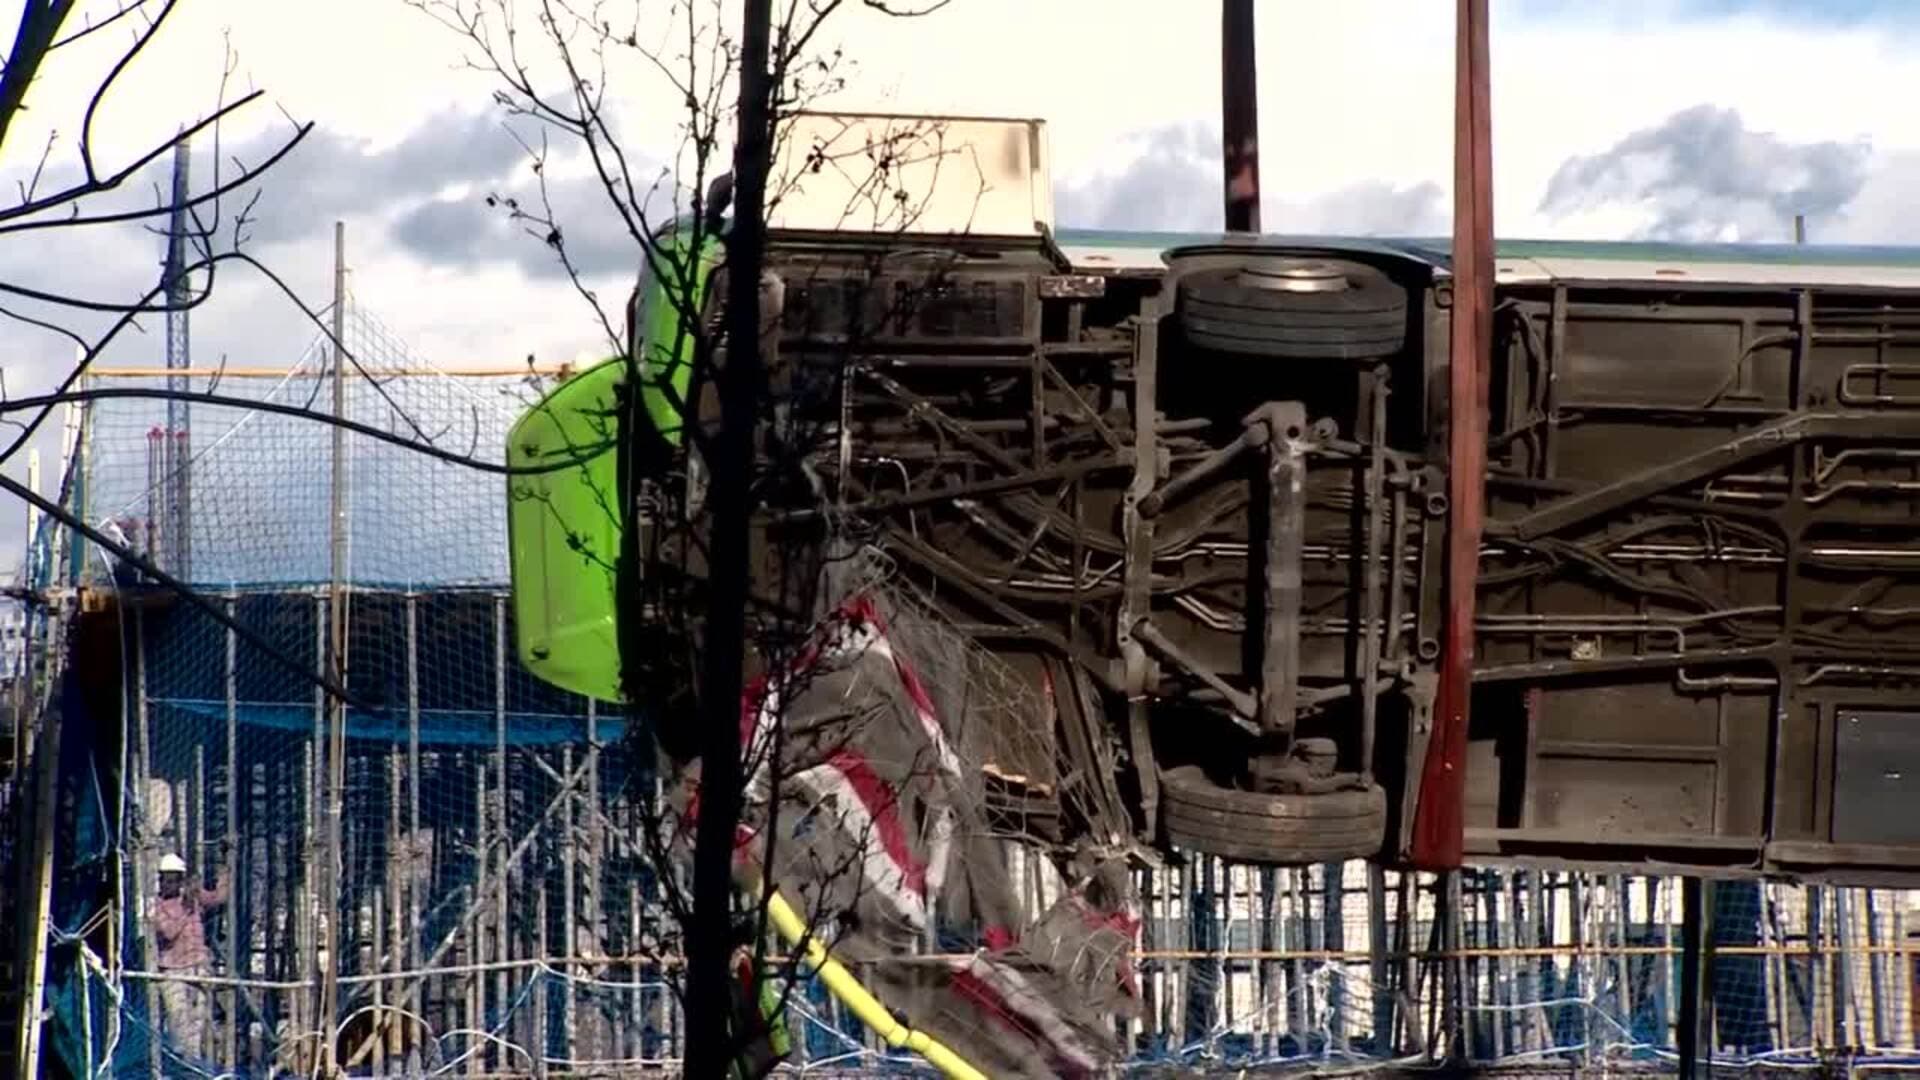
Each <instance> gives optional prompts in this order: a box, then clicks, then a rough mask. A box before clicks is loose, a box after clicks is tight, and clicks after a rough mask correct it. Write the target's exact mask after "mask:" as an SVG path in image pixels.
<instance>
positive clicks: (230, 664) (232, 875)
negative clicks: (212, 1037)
mask: <svg viewBox="0 0 1920 1080" xmlns="http://www.w3.org/2000/svg"><path fill="white" fill-rule="evenodd" d="M234 606H235V597H234V594H233V593H231V592H229V593H227V614H228V615H229V616H231V615H233V613H234ZM239 654H240V638H239V636H238V635H236V634H235V633H234V632H233V628H232V627H231V626H229V627H227V678H226V683H227V824H226V837H227V858H226V872H227V903H226V907H225V910H226V920H227V941H226V954H227V955H226V961H227V974H229V975H231V974H233V973H234V972H236V971H238V970H240V969H239V967H238V966H237V965H236V958H235V950H236V948H237V947H238V942H239V939H240V896H239V884H240V880H239V869H240V867H239V859H240V844H239V842H238V840H237V839H236V837H235V833H236V831H237V830H236V828H235V823H236V822H238V821H239V820H240V818H239V798H240V793H239V789H240V770H239V767H238V763H239V747H240V739H239V720H240V705H239V684H238V675H239V671H238V669H239ZM239 1017H240V992H239V991H238V990H236V991H234V992H233V994H232V995H231V996H230V997H229V998H228V999H227V1031H226V1036H227V1039H226V1044H227V1059H226V1060H227V1063H228V1064H230V1065H234V1066H238V1065H239V1063H240V1021H239Z"/></svg>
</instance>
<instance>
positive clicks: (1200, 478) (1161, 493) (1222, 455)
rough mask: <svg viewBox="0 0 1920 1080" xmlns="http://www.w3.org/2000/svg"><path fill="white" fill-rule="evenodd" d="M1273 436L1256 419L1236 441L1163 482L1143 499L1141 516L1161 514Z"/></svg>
mask: <svg viewBox="0 0 1920 1080" xmlns="http://www.w3.org/2000/svg"><path fill="white" fill-rule="evenodd" d="M1271 438H1272V433H1271V431H1270V430H1269V429H1268V427H1267V425H1265V424H1264V423H1259V422H1255V423H1250V424H1248V425H1247V426H1246V427H1245V428H1243V429H1241V431H1240V434H1239V435H1237V436H1235V437H1234V440H1233V441H1232V442H1230V443H1228V444H1227V445H1225V446H1223V447H1221V448H1220V449H1218V450H1215V451H1214V452H1212V453H1210V454H1208V455H1207V456H1206V457H1204V458H1202V459H1201V460H1200V462H1199V463H1198V464H1196V465H1194V466H1193V467H1192V468H1190V469H1188V470H1187V471H1186V472H1183V473H1181V474H1179V475H1178V476H1175V477H1173V478H1172V479H1170V480H1168V481H1167V482H1166V483H1165V484H1163V485H1161V487H1160V489H1159V490H1157V491H1154V492H1152V493H1151V494H1149V495H1147V496H1146V497H1145V498H1143V499H1141V500H1140V514H1141V516H1142V517H1148V518H1152V517H1157V516H1159V514H1160V511H1161V510H1163V509H1165V508H1166V506H1167V504H1168V503H1171V502H1173V501H1175V500H1177V499H1178V498H1179V497H1180V496H1182V495H1184V494H1186V493H1187V492H1188V491H1191V490H1193V489H1194V488H1195V487H1197V486H1199V485H1200V484H1201V483H1203V482H1204V481H1207V480H1210V479H1212V478H1213V477H1214V476H1215V475H1217V474H1219V473H1220V472H1221V471H1222V470H1224V469H1225V468H1226V467H1227V466H1229V465H1231V464H1233V460H1234V459H1235V458H1237V457H1239V456H1240V452H1241V451H1243V450H1246V449H1249V448H1250V447H1256V446H1260V445H1262V444H1263V443H1266V442H1269V441H1271ZM1135 460H1136V461H1138V460H1140V459H1139V458H1138V457H1137V456H1136V458H1135ZM1146 466H1147V468H1149V469H1151V468H1152V467H1153V466H1152V462H1151V461H1150V460H1149V461H1147V462H1146Z"/></svg>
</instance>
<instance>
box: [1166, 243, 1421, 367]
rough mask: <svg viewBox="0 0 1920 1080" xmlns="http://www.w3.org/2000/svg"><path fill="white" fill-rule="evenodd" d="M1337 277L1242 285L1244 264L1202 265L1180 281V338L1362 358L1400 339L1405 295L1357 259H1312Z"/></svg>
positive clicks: (1252, 352) (1392, 347) (1249, 352)
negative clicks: (1331, 284)
mask: <svg viewBox="0 0 1920 1080" xmlns="http://www.w3.org/2000/svg"><path fill="white" fill-rule="evenodd" d="M1316 263H1317V265H1320V266H1321V267H1323V268H1324V269H1325V270H1327V271H1330V272H1333V273H1335V274H1337V276H1338V277H1340V278H1344V280H1345V287H1344V288H1340V289H1338V290H1335V291H1325V292H1320V291H1309V292H1294V291H1290V290H1288V289H1282V288H1270V287H1262V286H1260V285H1257V284H1249V283H1248V282H1249V280H1250V279H1252V278H1257V277H1258V275H1251V277H1250V275H1249V271H1248V268H1241V267H1228V268H1224V269H1219V270H1203V271H1201V272H1199V273H1195V274H1192V275H1190V276H1188V277H1187V278H1185V279H1184V280H1182V281H1181V283H1180V325H1181V328H1182V329H1183V330H1184V331H1185V332H1186V335H1187V340H1188V341H1191V342H1193V343H1194V344H1196V345H1200V346H1202V347H1204V348H1209V349H1216V350H1219V351H1221V352H1228V353H1235V354H1238V355H1243V356H1271V357H1276V358H1281V359H1300V360H1368V359H1375V358H1378V357H1382V356H1390V355H1392V354H1393V353H1396V352H1399V351H1400V349H1401V348H1402V347H1403V346H1404V345H1405V344H1406V340H1407V293H1406V290H1405V289H1402V288H1401V287H1400V286H1398V285H1396V284H1394V283H1393V281H1392V279H1390V278H1388V277H1387V276H1386V275H1385V274H1383V273H1381V272H1380V271H1378V270H1375V269H1374V268H1372V267H1370V266H1364V265H1361V264H1359V263H1348V262H1327V261H1324V260H1319V261H1316Z"/></svg>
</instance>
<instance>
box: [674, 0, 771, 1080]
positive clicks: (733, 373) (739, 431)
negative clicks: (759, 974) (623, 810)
mask: <svg viewBox="0 0 1920 1080" xmlns="http://www.w3.org/2000/svg"><path fill="white" fill-rule="evenodd" d="M771 6H772V5H771V2H770V0H747V2H746V5H745V8H744V11H743V13H742V16H741V19H742V26H741V31H740V117H739V119H740V132H739V136H738V138H737V140H736V142H735V147H734V164H733V178H734V204H733V206H734V209H733V227H732V230H731V231H730V233H729V235H728V238H727V259H726V266H727V296H728V297H729V301H728V304H727V314H726V320H727V321H726V331H727V332H726V342H727V357H726V362H725V364H724V365H721V366H720V368H719V370H718V371H717V372H716V373H715V385H716V388H717V389H718V391H719V397H720V430H719V431H718V432H716V433H715V438H714V439H713V440H712V441H711V443H710V446H711V452H710V453H709V455H708V460H709V464H710V466H711V468H710V471H709V473H708V476H709V484H710V486H709V488H708V495H707V497H708V507H709V510H710V512H711V514H712V517H711V519H710V528H711V530H712V532H711V534H710V535H709V537H708V544H709V550H710V551H711V553H712V554H711V563H710V564H709V566H708V567H707V585H708V590H709V591H708V604H707V612H706V627H705V634H704V637H705V644H704V648H703V649H702V657H701V695H700V714H701V724H700V816H699V824H698V830H699V831H698V833H697V834H696V836H695V840H694V869H693V902H694V910H693V920H692V922H693V925H692V927H691V929H690V933H689V935H688V939H689V940H688V948H687V964H688V967H687V1004H688V1016H687V1019H688V1022H689V1024H690V1030H689V1032H688V1039H687V1057H686V1075H687V1076H689V1077H695V1078H706V1077H721V1076H724V1075H725V1074H726V1068H727V1061H728V1060H729V1059H730V1057H731V1056H732V1040H731V1038H730V1035H729V1032H728V1024H727V1019H728V1011H729V995H728V985H727V984H728V981H729V980H728V972H727V967H728V957H729V955H730V953H731V952H732V949H731V943H730V937H731V930H730V924H731V918H732V906H733V905H732V901H733V844H734V829H735V828H736V826H737V825H738V823H739V820H740V802H741V791H740V780H741V777H740V749H741V747H740V693H741V682H742V677H743V674H744V672H743V664H744V660H745V655H744V654H745V651H746V649H745V643H746V630H747V627H746V604H747V589H748V586H747V567H748V562H747V541H748V532H747V525H748V515H749V511H750V508H751V502H752V492H751V483H752V477H753V447H754V439H753V435H754V421H755V416H756V414H757V411H758V406H759V398H760V383H761V381H762V377H763V375H762V370H761V361H760V355H759V341H760V305H759V303H758V299H759V295H760V270H761V265H762V262H763V257H764V248H765V245H766V222H765V221H764V220H763V215H764V212H765V203H766V187H767V170H768V158H769V155H770V152H771V149H772V146H771V134H770V131H769V120H770V117H769V113H770V109H771V102H770V97H771V94H770V91H771V86H770V79H769V75H768V69H767V64H768V55H767V54H768V39H769V37H770V32H771V23H772V10H771Z"/></svg>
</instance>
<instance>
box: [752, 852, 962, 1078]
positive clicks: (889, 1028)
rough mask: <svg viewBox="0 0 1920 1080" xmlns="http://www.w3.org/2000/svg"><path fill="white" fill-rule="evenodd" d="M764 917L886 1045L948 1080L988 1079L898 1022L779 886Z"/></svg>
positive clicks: (929, 1038)
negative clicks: (810, 927) (816, 934)
mask: <svg viewBox="0 0 1920 1080" xmlns="http://www.w3.org/2000/svg"><path fill="white" fill-rule="evenodd" d="M767 918H768V920H769V921H770V922H772V923H773V928H774V929H775V930H778V931H779V932H780V936H781V937H783V938H785V939H787V943H788V944H790V945H794V946H798V947H799V948H801V949H802V950H803V951H804V953H805V955H806V960H807V966H808V967H811V968H812V969H813V971H814V974H815V975H817V976H818V977H819V979H820V981H821V982H822V983H825V984H826V987H827V992H828V993H830V994H832V995H833V996H834V998H835V999H836V1000H838V1001H839V1002H840V1004H842V1005H845V1006H846V1007H847V1008H848V1009H850V1010H852V1012H853V1014H854V1015H855V1016H857V1017H859V1018H860V1022H861V1023H863V1024H865V1025H867V1026H868V1027H869V1028H872V1029H873V1030H874V1031H875V1032H876V1033H877V1034H879V1036H880V1037H881V1038H882V1039H885V1040H886V1041H887V1045H888V1046H892V1047H898V1048H905V1049H907V1050H911V1051H913V1052H914V1053H916V1054H919V1055H920V1056H921V1057H923V1058H926V1059H927V1063H928V1064H930V1065H932V1066H933V1067H934V1068H936V1069H939V1070H940V1073H941V1075H943V1076H947V1077H950V1078H951V1080H987V1074H986V1073H983V1072H981V1071H980V1070H979V1069H976V1068H974V1067H973V1066H972V1065H970V1064H968V1062H967V1060H966V1059H965V1058H962V1057H961V1056H960V1055H959V1054H956V1053H954V1052H953V1051H952V1050H951V1049H949V1048H948V1047H947V1046H946V1045H945V1044H943V1043H940V1042H938V1041H936V1040H935V1039H934V1038H933V1037H932V1036H931V1035H928V1034H927V1033H926V1032H924V1031H917V1030H915V1029H914V1028H911V1027H909V1026H907V1025H906V1024H903V1023H901V1022H900V1021H899V1020H898V1019H897V1018H895V1017H894V1015H893V1013H892V1012H891V1011H889V1010H888V1009H887V1007H886V1006H885V1005H882V1004H881V1003H880V999H879V998H876V997H874V996H873V994H872V993H870V992H869V991H868V990H867V988H866V987H864V986H862V985H860V980H858V979H856V978H854V977H853V973H852V972H850V971H848V970H847V969H846V967H845V966H844V965H842V964H841V963H840V961H838V960H835V959H834V958H833V957H832V956H829V955H828V954H827V947H826V946H825V945H822V944H821V943H820V941H819V939H818V938H815V937H814V936H812V935H811V934H809V933H807V923H806V920H805V919H802V918H801V917H800V913H799V912H797V911H795V910H793V907H792V905H790V904H788V903H787V901H786V898H785V897H783V896H781V895H780V891H779V890H778V889H769V890H767Z"/></svg>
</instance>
